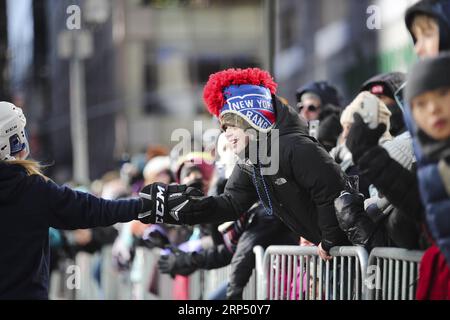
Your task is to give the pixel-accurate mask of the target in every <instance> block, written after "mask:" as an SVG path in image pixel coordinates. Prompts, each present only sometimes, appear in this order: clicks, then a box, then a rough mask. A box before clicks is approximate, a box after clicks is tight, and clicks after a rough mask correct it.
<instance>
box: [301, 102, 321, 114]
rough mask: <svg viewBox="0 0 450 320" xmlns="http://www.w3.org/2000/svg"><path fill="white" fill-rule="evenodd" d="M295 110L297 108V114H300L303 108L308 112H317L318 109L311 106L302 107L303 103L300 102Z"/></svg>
mask: <svg viewBox="0 0 450 320" xmlns="http://www.w3.org/2000/svg"><path fill="white" fill-rule="evenodd" d="M297 108H298V112H302V109H303V108H306V109H307V110H308V111H309V112H317V111H319V107H317V106H315V105H313V104H310V105H307V106H304V105H303V103H301V102H299V103H297Z"/></svg>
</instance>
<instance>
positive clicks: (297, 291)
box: [255, 246, 368, 300]
mask: <svg viewBox="0 0 450 320" xmlns="http://www.w3.org/2000/svg"><path fill="white" fill-rule="evenodd" d="M255 250H256V251H255V253H256V259H257V275H258V279H259V281H258V286H260V287H258V292H261V295H260V296H258V298H259V299H269V300H316V299H317V300H361V299H364V298H365V296H366V293H365V286H364V281H365V276H366V272H365V271H366V269H367V261H368V255H367V252H366V251H365V250H364V248H362V247H335V248H332V249H331V250H330V255H331V256H332V257H333V259H332V260H331V261H326V262H325V261H323V260H322V259H321V258H320V257H319V256H318V251H317V247H300V246H271V247H269V248H267V250H266V252H265V254H264V258H263V262H262V264H261V261H260V260H261V249H258V248H257V249H255ZM258 260H259V261H258Z"/></svg>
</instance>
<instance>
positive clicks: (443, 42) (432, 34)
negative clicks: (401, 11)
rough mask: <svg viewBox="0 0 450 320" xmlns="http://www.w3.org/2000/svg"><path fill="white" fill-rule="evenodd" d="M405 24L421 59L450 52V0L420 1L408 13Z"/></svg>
mask: <svg viewBox="0 0 450 320" xmlns="http://www.w3.org/2000/svg"><path fill="white" fill-rule="evenodd" d="M405 24H406V27H407V28H408V31H409V33H410V34H411V36H412V38H413V41H414V48H415V51H416V54H417V55H418V56H419V57H421V58H423V57H432V56H436V55H437V54H438V53H439V52H440V51H447V50H450V0H422V1H419V2H418V3H416V4H415V5H413V6H412V7H410V8H409V9H408V10H407V11H406V14H405Z"/></svg>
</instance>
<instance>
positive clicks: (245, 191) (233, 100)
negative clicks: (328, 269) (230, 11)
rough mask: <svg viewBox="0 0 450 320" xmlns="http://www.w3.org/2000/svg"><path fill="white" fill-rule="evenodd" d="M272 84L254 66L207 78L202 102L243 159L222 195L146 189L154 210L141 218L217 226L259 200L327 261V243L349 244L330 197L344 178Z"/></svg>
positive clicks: (175, 188) (163, 187)
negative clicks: (216, 224)
mask: <svg viewBox="0 0 450 320" xmlns="http://www.w3.org/2000/svg"><path fill="white" fill-rule="evenodd" d="M276 89H277V84H276V83H275V82H274V80H273V79H272V77H271V76H270V74H269V73H268V72H266V71H263V70H260V69H257V68H251V69H229V70H225V71H221V72H218V73H216V74H213V75H211V76H210V78H209V81H208V83H207V84H206V86H205V90H204V95H203V97H204V100H205V103H206V106H207V108H208V110H209V112H210V113H211V114H212V115H214V116H216V117H218V118H219V121H220V124H221V126H222V129H223V130H224V131H225V135H226V138H227V140H228V142H229V143H230V144H231V145H232V148H233V150H234V152H235V153H236V154H237V155H239V156H240V158H241V160H242V161H241V162H240V163H239V164H238V165H236V166H235V168H234V171H233V173H232V175H231V177H230V178H229V180H228V182H227V185H226V187H225V193H224V194H222V195H220V196H217V197H202V196H201V194H199V193H198V192H197V191H196V190H193V189H191V188H187V187H185V186H167V185H154V186H153V187H152V188H146V189H144V190H143V192H142V194H141V195H142V197H143V198H145V199H147V200H148V201H152V202H153V208H154V209H153V210H152V211H149V212H148V213H147V215H145V216H143V217H142V218H143V220H145V221H147V222H148V221H149V222H151V223H155V222H156V223H168V224H189V225H193V224H199V223H205V222H218V223H220V222H225V221H232V220H236V219H238V218H239V215H240V214H241V213H243V212H246V211H247V210H248V209H249V208H250V207H251V206H252V205H253V204H255V203H256V202H258V201H260V202H261V203H262V205H263V206H264V208H265V209H266V212H267V214H269V215H272V214H275V215H276V216H278V217H279V218H280V219H281V220H282V221H283V222H284V223H285V224H286V225H287V226H289V227H290V228H291V229H292V230H293V231H294V232H295V233H296V234H297V235H298V237H299V238H300V236H301V237H303V238H305V239H307V240H309V241H311V242H312V243H314V244H316V245H318V247H319V249H318V250H319V254H320V256H321V257H322V258H324V259H329V258H330V256H329V253H328V252H329V250H330V249H331V247H333V246H337V245H346V244H349V242H348V239H347V237H346V235H345V234H344V232H343V231H342V230H341V229H340V228H339V225H338V221H337V219H336V214H335V209H334V199H335V198H337V197H338V196H339V194H340V193H341V192H342V191H343V190H345V189H346V188H347V187H346V185H347V184H346V181H347V179H346V177H345V176H344V174H343V173H342V172H341V170H340V168H339V166H338V165H337V164H336V163H335V162H334V161H333V159H332V158H331V157H330V156H329V154H328V153H327V152H326V151H325V149H324V148H323V147H322V146H321V145H320V144H319V143H318V142H317V141H316V140H315V139H314V138H312V137H310V136H308V134H307V131H308V130H307V125H306V123H305V122H302V121H301V120H300V118H299V117H298V114H297V112H296V111H295V110H294V109H293V108H291V107H290V106H288V105H286V104H284V103H283V102H282V101H281V99H280V98H278V97H277V96H276V95H275V94H276ZM252 150H253V153H255V152H254V151H255V150H256V154H252ZM262 150H264V151H267V152H261V151H262ZM269 162H270V165H271V167H270V168H269V169H268V168H267V164H268V163H269ZM274 164H275V166H274ZM274 168H275V170H274Z"/></svg>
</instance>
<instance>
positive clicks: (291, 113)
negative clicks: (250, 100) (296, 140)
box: [272, 96, 308, 137]
mask: <svg viewBox="0 0 450 320" xmlns="http://www.w3.org/2000/svg"><path fill="white" fill-rule="evenodd" d="M272 101H273V103H274V105H275V114H276V121H275V126H274V128H273V129H278V130H279V135H280V137H281V136H284V135H287V134H291V133H302V134H308V123H307V122H306V120H304V119H302V118H301V117H300V116H299V114H298V112H297V111H295V110H294V108H292V107H291V106H289V105H287V104H283V102H281V100H280V99H279V98H278V97H276V96H273V97H272Z"/></svg>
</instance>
